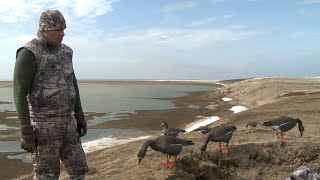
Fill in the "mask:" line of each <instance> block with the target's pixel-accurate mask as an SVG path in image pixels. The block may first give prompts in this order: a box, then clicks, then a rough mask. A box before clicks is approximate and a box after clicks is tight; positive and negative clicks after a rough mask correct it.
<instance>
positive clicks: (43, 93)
mask: <svg viewBox="0 0 320 180" xmlns="http://www.w3.org/2000/svg"><path fill="white" fill-rule="evenodd" d="M24 47H25V48H27V49H28V50H30V51H31V52H33V54H34V55H35V58H36V74H35V77H34V79H33V84H32V86H31V90H30V92H29V94H28V103H29V110H30V117H43V116H65V115H70V114H71V113H72V112H73V109H74V105H75V101H76V92H75V89H74V84H73V81H74V78H75V76H74V72H73V65H72V54H73V51H72V49H71V48H70V47H68V46H67V45H65V44H61V46H60V47H56V46H53V45H50V44H48V42H46V41H45V40H44V39H39V38H38V39H33V40H31V41H29V42H27V43H26V44H25V45H24Z"/></svg>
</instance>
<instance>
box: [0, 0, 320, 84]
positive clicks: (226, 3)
mask: <svg viewBox="0 0 320 180" xmlns="http://www.w3.org/2000/svg"><path fill="white" fill-rule="evenodd" d="M52 8H57V9H59V10H60V11H61V12H62V13H63V14H64V16H65V19H66V21H67V28H66V30H65V38H64V41H63V43H65V44H67V45H68V46H70V47H71V48H72V49H73V51H74V58H73V64H74V69H75V73H76V75H77V78H78V79H234V78H247V77H260V76H290V77H292V76H293V77H304V76H320V55H319V54H320V20H319V19H320V0H48V1H45V0H10V1H6V3H4V2H2V1H1V3H0V27H1V28H0V39H1V43H0V50H1V59H0V80H12V74H13V69H14V63H15V53H16V50H17V49H18V48H19V47H21V46H22V45H23V44H24V43H25V42H27V41H29V40H31V39H32V38H34V37H36V32H37V29H38V21H39V16H40V14H41V12H42V11H44V10H45V9H52Z"/></svg>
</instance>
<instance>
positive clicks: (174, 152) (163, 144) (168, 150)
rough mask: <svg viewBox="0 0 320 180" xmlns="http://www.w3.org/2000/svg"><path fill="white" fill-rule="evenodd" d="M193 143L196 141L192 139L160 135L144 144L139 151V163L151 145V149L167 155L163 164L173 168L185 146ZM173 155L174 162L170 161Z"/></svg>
mask: <svg viewBox="0 0 320 180" xmlns="http://www.w3.org/2000/svg"><path fill="white" fill-rule="evenodd" d="M193 144H194V143H193V142H192V141H191V140H185V139H180V138H176V137H172V136H160V137H158V138H156V139H155V140H148V141H146V142H145V143H144V144H143V145H142V147H141V149H140V151H139V152H138V158H139V164H140V162H141V161H142V159H143V158H144V156H145V155H146V153H147V149H148V147H149V146H150V147H151V149H153V150H155V151H159V152H162V153H163V154H166V155H167V161H164V162H162V163H161V164H163V165H165V166H166V167H168V168H171V167H173V166H175V165H176V161H177V156H178V155H179V154H180V153H182V152H183V150H185V148H187V147H188V146H191V145H193ZM171 156H174V160H173V163H170V162H169V161H170V158H171Z"/></svg>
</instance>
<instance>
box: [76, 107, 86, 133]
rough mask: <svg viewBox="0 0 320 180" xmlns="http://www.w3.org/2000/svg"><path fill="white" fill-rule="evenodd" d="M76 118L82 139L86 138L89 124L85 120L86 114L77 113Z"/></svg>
mask: <svg viewBox="0 0 320 180" xmlns="http://www.w3.org/2000/svg"><path fill="white" fill-rule="evenodd" d="M74 117H75V118H76V120H77V129H78V134H79V136H80V137H82V136H84V135H86V134H87V122H86V120H85V119H84V114H83V112H79V113H75V114H74Z"/></svg>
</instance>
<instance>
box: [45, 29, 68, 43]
mask: <svg viewBox="0 0 320 180" xmlns="http://www.w3.org/2000/svg"><path fill="white" fill-rule="evenodd" d="M43 34H44V35H45V36H46V38H48V39H49V40H50V41H51V42H53V43H54V44H55V45H57V46H59V45H61V42H62V40H63V36H64V29H62V30H53V31H43Z"/></svg>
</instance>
